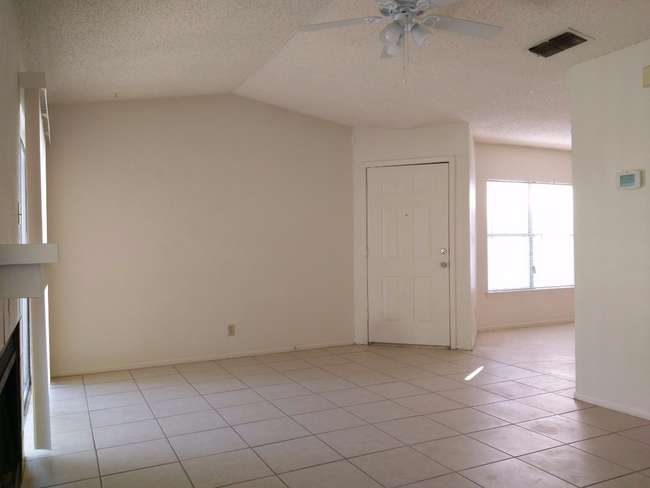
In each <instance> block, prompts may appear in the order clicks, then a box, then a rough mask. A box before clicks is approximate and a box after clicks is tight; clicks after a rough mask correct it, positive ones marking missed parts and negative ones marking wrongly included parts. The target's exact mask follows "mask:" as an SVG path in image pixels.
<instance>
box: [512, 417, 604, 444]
mask: <svg viewBox="0 0 650 488" xmlns="http://www.w3.org/2000/svg"><path fill="white" fill-rule="evenodd" d="M558 416H559V415H554V417H558ZM547 418H549V417H541V418H539V419H533V420H524V421H522V422H517V423H515V424H512V425H516V426H517V427H521V428H522V429H526V430H529V431H531V432H534V433H535V434H539V435H543V436H544V437H548V438H549V439H552V440H554V441H557V442H561V443H562V444H564V445H567V446H568V445H571V444H575V443H576V442H582V441H590V440H592V439H598V438H599V437H606V436H608V435H612V433H611V432H606V433H605V434H598V435H595V436H593V437H587V438H585V439H581V440H579V441H570V442H565V441H561V440H559V439H556V438H554V437H551V436H549V435H547V434H544V433H543V432H537V431H536V430H533V429H530V428H528V427H526V426H524V425H522V424H525V423H527V422H535V421H537V420H543V419H547ZM567 420H571V419H567ZM585 425H586V424H585ZM504 427H505V426H504ZM590 427H593V426H590ZM594 428H596V427H594ZM558 447H559V446H558Z"/></svg>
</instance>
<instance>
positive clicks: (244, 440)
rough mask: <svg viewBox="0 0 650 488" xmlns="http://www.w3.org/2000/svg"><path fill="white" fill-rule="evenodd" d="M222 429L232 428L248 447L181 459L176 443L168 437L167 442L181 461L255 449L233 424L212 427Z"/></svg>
mask: <svg viewBox="0 0 650 488" xmlns="http://www.w3.org/2000/svg"><path fill="white" fill-rule="evenodd" d="M222 429H230V430H232V431H233V432H234V433H235V434H236V435H237V437H239V439H240V440H241V441H242V442H243V443H244V444H245V445H246V447H240V448H237V449H231V450H226V451H222V452H218V453H213V454H206V455H204V456H196V457H191V458H187V459H181V458H180V455H179V454H178V453H177V452H176V449H174V445H173V444H172V443H171V442H170V441H169V438H167V442H168V443H169V445H170V446H171V448H172V451H174V454H175V455H176V458H177V459H178V461H179V462H180V463H182V462H183V461H189V460H190V459H198V458H201V457H208V456H216V455H219V454H225V453H227V452H235V451H242V450H244V449H253V447H252V446H251V445H250V444H249V443H248V442H246V439H244V438H243V437H242V436H241V435H240V434H239V432H237V431H236V430H235V428H234V427H233V426H227V427H221V428H219V429H211V430H222ZM206 432H209V431H206ZM181 435H191V434H181ZM172 437H179V436H172Z"/></svg>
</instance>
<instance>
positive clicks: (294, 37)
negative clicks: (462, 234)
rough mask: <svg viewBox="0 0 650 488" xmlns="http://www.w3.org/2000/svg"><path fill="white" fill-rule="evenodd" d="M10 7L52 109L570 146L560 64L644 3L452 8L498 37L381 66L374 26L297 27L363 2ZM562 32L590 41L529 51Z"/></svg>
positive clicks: (442, 38) (633, 27)
mask: <svg viewBox="0 0 650 488" xmlns="http://www.w3.org/2000/svg"><path fill="white" fill-rule="evenodd" d="M16 3H17V8H18V13H19V17H20V20H21V25H22V29H23V35H24V38H25V49H26V52H25V55H26V64H27V69H28V70H32V71H44V72H45V73H46V77H47V83H48V96H49V99H50V101H51V102H52V103H78V102H93V101H108V100H115V99H116V98H117V99H118V100H124V99H138V98H157V97H176V96H191V95H205V94H223V93H234V94H236V95H240V96H243V97H247V98H251V99H254V100H259V101H262V102H266V103H270V104H273V105H277V106H280V107H284V108H287V109H290V110H294V111H297V112H301V113H304V114H308V115H312V116H315V117H319V118H322V119H326V120H331V121H334V122H338V123H341V124H345V125H349V126H353V127H358V126H364V127H386V128H400V129H403V128H412V127H421V126H430V125H440V124H448V123H455V122H468V123H470V125H471V127H472V130H473V132H474V135H475V138H476V139H477V140H478V141H485V142H497V143H511V144H523V145H532V146H542V147H557V148H569V147H570V144H571V133H570V131H571V128H570V110H569V68H570V67H571V66H573V65H575V64H579V63H582V62H585V61H588V60H590V59H594V58H596V57H600V56H603V55H605V54H608V53H610V52H614V51H617V50H619V49H622V48H624V47H627V46H630V45H633V44H637V43H639V42H641V41H644V40H646V39H649V38H650V1H648V0H489V1H487V0H460V1H458V2H457V3H455V4H452V5H449V6H447V7H443V8H441V9H440V10H438V11H436V13H440V14H441V15H446V16H452V17H457V18H461V19H466V20H472V21H476V22H482V23H488V24H494V25H498V26H501V27H503V32H502V33H501V35H500V36H498V37H497V38H495V39H493V40H491V41H486V40H482V39H476V38H472V37H467V36H463V35H460V34H455V33H451V32H444V31H440V30H436V31H435V39H434V41H433V43H431V44H430V45H429V46H428V47H426V48H424V49H422V50H419V49H418V48H417V47H416V46H415V45H414V44H411V46H410V49H409V55H408V57H407V59H404V58H392V59H379V53H380V51H381V47H382V46H381V44H380V42H379V38H378V33H379V31H380V30H381V29H382V28H383V26H384V24H359V25H353V26H348V27H341V28H336V29H330V30H323V31H314V32H296V28H297V27H298V26H300V25H302V24H306V23H318V22H329V21H333V20H341V19H348V18H357V17H366V16H369V15H379V12H378V9H377V4H376V3H375V2H374V1H373V0H246V1H236V0H17V2H16ZM433 3H435V0H433ZM567 28H572V29H574V30H576V31H578V32H581V33H583V34H586V35H587V36H589V37H590V38H593V39H589V41H588V42H586V43H584V44H582V45H579V46H577V47H575V48H573V49H571V50H569V51H566V52H563V53H560V54H558V55H556V56H553V57H551V58H546V59H545V58H541V57H537V56H535V55H533V54H531V53H530V52H529V51H528V48H529V47H531V46H532V45H534V44H536V43H538V42H540V41H543V40H545V39H547V38H549V37H551V36H553V35H555V34H559V33H561V32H563V31H565V30H566V29H567ZM404 61H405V62H404ZM640 78H641V75H640V74H639V79H640Z"/></svg>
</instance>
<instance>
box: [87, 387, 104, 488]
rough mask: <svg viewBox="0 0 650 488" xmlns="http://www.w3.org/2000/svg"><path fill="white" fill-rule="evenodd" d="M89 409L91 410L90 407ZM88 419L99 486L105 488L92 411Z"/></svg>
mask: <svg viewBox="0 0 650 488" xmlns="http://www.w3.org/2000/svg"><path fill="white" fill-rule="evenodd" d="M86 401H88V398H87V397H86ZM88 407H89V408H90V405H89V406H88ZM88 417H89V418H90V432H91V435H92V437H93V447H94V451H95V462H96V463H97V476H99V485H100V486H102V487H103V486H104V482H103V481H102V479H101V475H102V473H101V467H100V464H99V454H98V452H97V440H96V439H95V431H94V430H93V428H92V425H93V424H92V418H91V417H90V411H89V412H88Z"/></svg>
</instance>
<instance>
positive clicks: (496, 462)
mask: <svg viewBox="0 0 650 488" xmlns="http://www.w3.org/2000/svg"><path fill="white" fill-rule="evenodd" d="M522 456H526V454H522ZM513 459H516V460H517V461H520V462H522V463H525V464H526V465H527V466H530V467H532V468H534V469H537V470H539V471H541V472H543V473H544V474H547V475H549V476H552V477H553V478H555V479H557V480H559V481H561V482H564V483H566V484H568V485H571V486H575V487H578V488H580V487H579V486H578V485H576V484H574V483H571V482H569V481H567V480H565V479H563V478H560V477H559V476H557V475H555V474H553V473H551V472H549V471H546V470H544V469H542V468H540V467H539V466H535V465H534V464H531V463H529V462H526V460H524V459H519V457H518V456H511V457H510V458H509V459H502V460H501V461H495V462H493V463H488V464H484V465H483V467H485V466H489V465H490V464H498V463H501V462H504V461H511V460H513ZM471 469H474V468H467V469H462V470H460V471H456V473H457V474H459V475H460V476H463V478H466V479H468V480H469V481H471V482H472V483H475V484H477V485H478V486H482V485H481V484H480V483H478V482H477V481H474V480H472V479H471V478H467V477H466V476H465V475H463V472H464V471H469V470H471ZM597 483H601V481H599V482H597ZM585 488H586V487H585Z"/></svg>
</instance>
